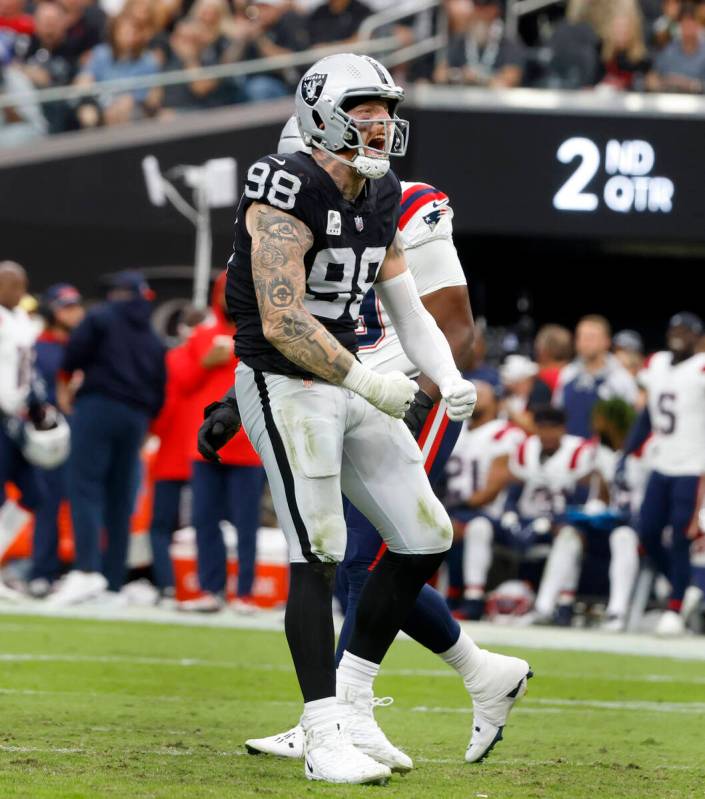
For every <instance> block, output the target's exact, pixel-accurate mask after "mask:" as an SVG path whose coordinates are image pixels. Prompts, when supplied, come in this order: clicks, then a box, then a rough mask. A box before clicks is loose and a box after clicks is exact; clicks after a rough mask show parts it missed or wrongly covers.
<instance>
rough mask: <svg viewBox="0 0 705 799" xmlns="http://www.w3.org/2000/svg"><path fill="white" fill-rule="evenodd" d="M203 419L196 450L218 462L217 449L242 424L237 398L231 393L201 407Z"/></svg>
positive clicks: (206, 457) (207, 458) (226, 441)
mask: <svg viewBox="0 0 705 799" xmlns="http://www.w3.org/2000/svg"><path fill="white" fill-rule="evenodd" d="M203 418H204V419H205V421H204V422H203V424H202V425H201V426H200V427H199V428H198V451H199V452H200V454H201V455H202V456H203V457H204V458H205V459H206V460H207V461H213V462H215V463H220V455H218V450H219V449H221V448H222V447H224V446H225V445H226V444H227V443H228V441H230V439H231V438H232V437H233V436H234V435H235V433H237V431H238V430H239V429H240V427H241V426H242V423H241V421H240V411H239V410H238V407H237V400H236V399H235V397H234V396H232V395H231V394H226V395H225V397H223V398H222V399H220V400H218V401H217V402H211V404H210V405H206V407H205V408H204V409H203Z"/></svg>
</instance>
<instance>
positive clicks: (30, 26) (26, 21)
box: [0, 0, 34, 36]
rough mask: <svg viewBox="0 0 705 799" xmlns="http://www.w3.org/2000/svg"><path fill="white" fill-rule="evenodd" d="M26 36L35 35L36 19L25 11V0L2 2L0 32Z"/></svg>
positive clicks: (5, 0)
mask: <svg viewBox="0 0 705 799" xmlns="http://www.w3.org/2000/svg"><path fill="white" fill-rule="evenodd" d="M4 30H6V31H12V32H13V33H19V34H22V35H24V36H31V35H32V34H33V33H34V18H33V17H32V15H31V14H28V13H27V11H26V9H25V3H24V0H0V31H4Z"/></svg>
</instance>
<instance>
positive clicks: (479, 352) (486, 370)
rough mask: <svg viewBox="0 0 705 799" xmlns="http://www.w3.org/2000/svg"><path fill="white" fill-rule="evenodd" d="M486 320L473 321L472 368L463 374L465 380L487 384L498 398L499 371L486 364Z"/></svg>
mask: <svg viewBox="0 0 705 799" xmlns="http://www.w3.org/2000/svg"><path fill="white" fill-rule="evenodd" d="M486 331H487V320H486V319H483V318H482V317H478V318H477V319H476V320H475V337H474V339H473V343H472V347H473V361H472V367H471V368H470V369H466V370H465V371H464V372H463V377H465V379H466V380H482V381H483V382H484V383H489V384H490V385H491V386H492V388H493V389H494V390H495V392H496V393H497V396H498V397H499V396H500V395H501V393H502V381H501V379H500V377H499V370H498V369H496V368H495V367H494V366H492V365H491V364H490V363H488V362H487V360H486V358H487V335H486Z"/></svg>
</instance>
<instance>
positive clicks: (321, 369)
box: [252, 206, 353, 384]
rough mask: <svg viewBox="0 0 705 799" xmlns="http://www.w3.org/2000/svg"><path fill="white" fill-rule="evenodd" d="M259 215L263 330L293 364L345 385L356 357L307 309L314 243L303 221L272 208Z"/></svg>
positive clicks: (255, 239)
mask: <svg viewBox="0 0 705 799" xmlns="http://www.w3.org/2000/svg"><path fill="white" fill-rule="evenodd" d="M253 210H254V214H255V219H254V225H253V227H254V230H253V233H252V278H253V281H254V286H255V293H256V295H257V304H258V306H259V312H260V317H261V319H262V329H263V330H264V331H265V335H266V336H267V338H268V340H269V341H270V342H271V343H272V344H273V345H274V346H275V347H276V348H277V349H278V350H279V351H280V352H281V353H282V354H283V355H284V356H286V357H287V358H288V359H289V360H290V361H292V362H293V363H295V364H297V366H300V367H301V368H303V369H305V370H306V371H309V372H312V373H313V374H315V375H318V376H319V377H321V378H323V379H324V380H327V381H328V382H330V383H335V384H340V383H342V382H343V380H344V379H345V376H346V375H347V373H348V371H349V370H350V366H351V364H352V360H353V356H352V355H351V354H350V353H349V352H348V351H347V350H346V349H345V348H344V347H343V346H341V344H340V343H339V342H338V341H337V339H335V338H334V337H333V336H332V335H331V334H330V333H329V332H328V331H327V330H326V329H325V327H323V325H322V324H321V323H320V322H318V321H317V320H316V319H314V317H313V316H312V315H311V314H310V313H309V312H308V311H307V310H306V308H304V305H303V299H304V294H305V291H306V276H305V270H304V263H303V262H304V255H305V254H306V252H307V251H308V250H309V249H310V247H311V245H312V244H313V236H312V235H311V231H310V230H309V229H308V228H307V227H306V225H304V223H303V222H301V221H300V220H298V219H296V218H295V217H293V216H290V215H289V214H286V213H282V212H281V211H276V210H275V209H274V208H270V207H269V206H257V207H256V208H255V209H253Z"/></svg>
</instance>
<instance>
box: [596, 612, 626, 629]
mask: <svg viewBox="0 0 705 799" xmlns="http://www.w3.org/2000/svg"><path fill="white" fill-rule="evenodd" d="M626 629H627V618H626V616H620V615H615V616H606V617H605V619H604V620H603V622H602V624H600V630H602V632H605V633H623V632H624V631H625V630H626Z"/></svg>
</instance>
